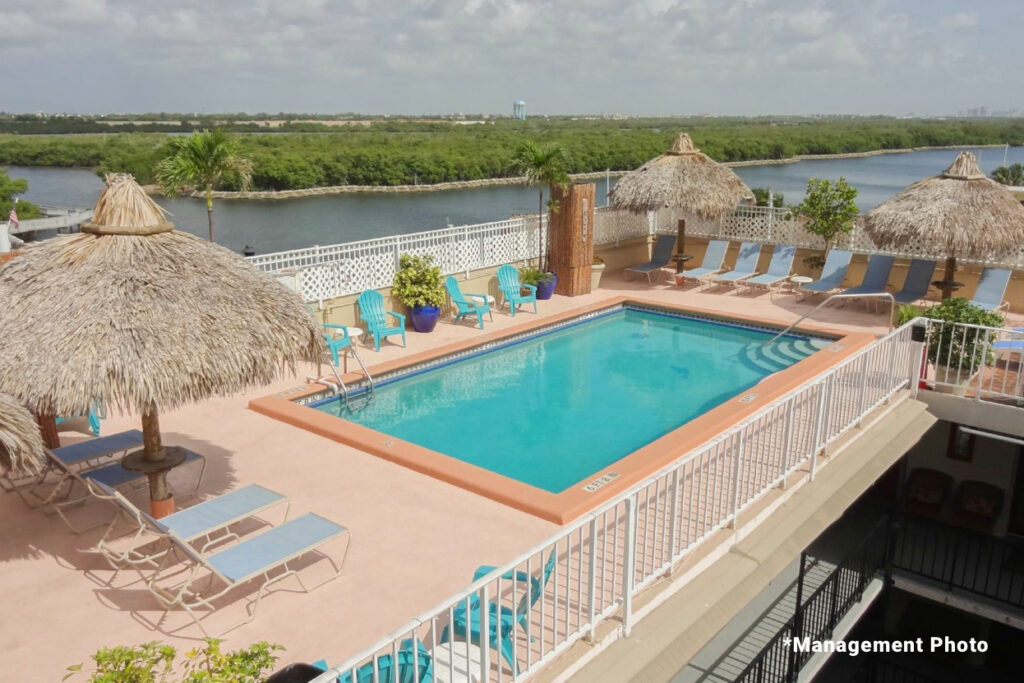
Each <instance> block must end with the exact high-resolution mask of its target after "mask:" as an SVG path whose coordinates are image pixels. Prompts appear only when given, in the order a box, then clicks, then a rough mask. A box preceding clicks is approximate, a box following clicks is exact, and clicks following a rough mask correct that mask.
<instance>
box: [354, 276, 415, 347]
mask: <svg viewBox="0 0 1024 683" xmlns="http://www.w3.org/2000/svg"><path fill="white" fill-rule="evenodd" d="M357 303H358V304H359V319H360V320H362V321H363V322H365V323H366V331H367V332H369V333H370V334H372V335H373V350H374V351H380V341H381V339H384V338H385V337H390V336H391V335H394V334H400V335H402V346H405V316H404V315H402V314H401V313H396V312H394V311H385V310H384V297H383V296H381V294H380V292H378V291H377V290H375V289H367V290H366V291H364V292H363V293H362V294H360V295H359V299H358V300H357ZM388 316H391V317H392V318H394V319H395V320H396V321H398V324H397V325H388Z"/></svg>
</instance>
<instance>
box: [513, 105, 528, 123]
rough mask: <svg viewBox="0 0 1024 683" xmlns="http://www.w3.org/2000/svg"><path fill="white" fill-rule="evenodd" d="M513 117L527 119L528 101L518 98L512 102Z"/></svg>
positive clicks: (520, 119) (517, 119)
mask: <svg viewBox="0 0 1024 683" xmlns="http://www.w3.org/2000/svg"><path fill="white" fill-rule="evenodd" d="M512 118H514V119H515V120H516V121H525V120H526V102H524V101H522V100H516V101H515V102H513V103H512Z"/></svg>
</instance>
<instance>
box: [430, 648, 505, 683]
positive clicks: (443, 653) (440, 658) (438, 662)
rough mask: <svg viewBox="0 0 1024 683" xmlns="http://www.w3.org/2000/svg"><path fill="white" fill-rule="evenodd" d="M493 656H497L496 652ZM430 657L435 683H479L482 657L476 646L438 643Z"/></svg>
mask: <svg viewBox="0 0 1024 683" xmlns="http://www.w3.org/2000/svg"><path fill="white" fill-rule="evenodd" d="M467 653H468V655H469V656H468V657H467V656H466V655H467ZM493 654H494V655H495V656H499V655H498V653H497V652H495V653H493ZM430 657H431V661H432V663H433V665H434V681H436V683H479V681H480V663H481V662H482V661H483V658H484V657H483V652H481V650H480V648H479V647H478V646H476V645H473V644H472V643H466V642H462V641H459V642H451V643H439V644H437V645H436V646H435V647H434V651H433V652H431V653H430Z"/></svg>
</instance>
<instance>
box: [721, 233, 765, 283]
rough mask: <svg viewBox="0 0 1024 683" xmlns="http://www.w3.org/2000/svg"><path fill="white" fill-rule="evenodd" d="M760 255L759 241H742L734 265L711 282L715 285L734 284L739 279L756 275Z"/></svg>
mask: <svg viewBox="0 0 1024 683" xmlns="http://www.w3.org/2000/svg"><path fill="white" fill-rule="evenodd" d="M760 256H761V243H760V242H744V243H743V244H741V245H740V253H739V254H738V255H737V256H736V265H735V266H733V269H732V270H730V271H729V272H728V273H723V274H722V275H718V276H715V277H714V278H712V280H711V282H713V283H714V284H716V285H735V284H736V283H737V282H739V281H740V280H746V279H747V278H748V277H754V276H755V275H757V259H758V258H759V257H760Z"/></svg>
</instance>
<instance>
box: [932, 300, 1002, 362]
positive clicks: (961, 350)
mask: <svg viewBox="0 0 1024 683" xmlns="http://www.w3.org/2000/svg"><path fill="white" fill-rule="evenodd" d="M924 315H925V317H927V318H931V319H932V320H942V321H944V322H946V323H967V324H969V325H983V326H985V327H1001V326H1002V324H1003V316H1001V315H999V314H998V313H992V312H990V311H986V310H984V309H982V308H978V307H977V306H974V305H972V304H971V302H969V301H968V300H967V299H964V298H962V297H952V298H950V299H946V300H945V301H943V302H942V303H941V304H939V305H938V306H933V307H932V308H930V309H928V310H927V311H925V313H924ZM984 334H985V333H984V331H983V330H979V329H976V328H972V327H963V326H957V325H953V324H948V325H936V326H935V328H934V330H933V331H932V335H931V340H930V341H929V342H928V360H929V361H931V362H932V363H935V364H937V365H945V366H947V367H952V368H971V367H980V366H981V365H983V364H984V365H991V364H992V360H993V354H992V353H991V352H989V353H988V355H987V357H985V356H984V355H983V352H984V338H983V335H984ZM979 338H980V339H979Z"/></svg>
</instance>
